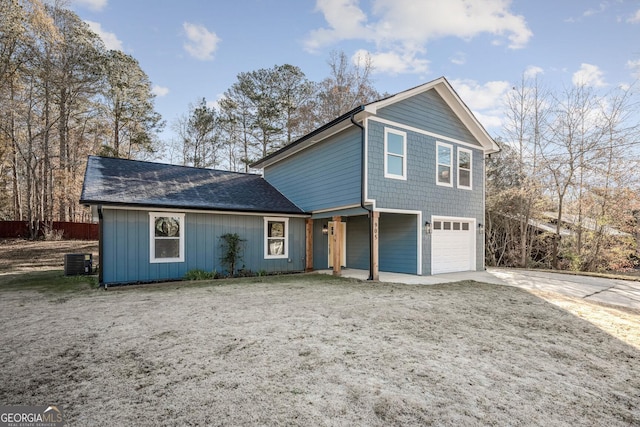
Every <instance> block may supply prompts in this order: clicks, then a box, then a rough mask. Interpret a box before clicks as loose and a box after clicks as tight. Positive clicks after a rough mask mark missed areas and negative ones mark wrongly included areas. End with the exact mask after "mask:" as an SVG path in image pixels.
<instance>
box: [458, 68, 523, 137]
mask: <svg viewBox="0 0 640 427" xmlns="http://www.w3.org/2000/svg"><path fill="white" fill-rule="evenodd" d="M451 85H452V86H453V88H454V89H455V91H456V92H457V93H458V95H460V98H462V99H463V100H464V102H465V103H466V104H467V106H468V107H469V108H470V109H471V111H473V114H474V115H475V116H476V118H477V119H478V120H479V121H480V123H482V125H483V126H484V127H486V128H499V127H500V126H502V122H503V115H504V112H503V106H504V98H505V96H506V94H507V92H508V91H509V89H510V88H511V86H512V85H511V84H510V83H509V82H507V81H500V80H497V81H491V82H487V83H485V84H480V83H478V82H476V81H475V80H452V81H451Z"/></svg>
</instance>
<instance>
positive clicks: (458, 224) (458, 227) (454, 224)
mask: <svg viewBox="0 0 640 427" xmlns="http://www.w3.org/2000/svg"><path fill="white" fill-rule="evenodd" d="M453 229H454V230H455V231H460V223H459V222H454V223H453Z"/></svg>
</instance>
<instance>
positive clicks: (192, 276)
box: [184, 268, 220, 280]
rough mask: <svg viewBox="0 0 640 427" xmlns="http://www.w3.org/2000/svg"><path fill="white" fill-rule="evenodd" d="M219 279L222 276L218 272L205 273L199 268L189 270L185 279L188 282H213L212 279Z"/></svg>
mask: <svg viewBox="0 0 640 427" xmlns="http://www.w3.org/2000/svg"><path fill="white" fill-rule="evenodd" d="M218 277H220V275H219V274H218V272H217V271H216V270H213V271H204V270H201V269H199V268H196V269H193V270H189V271H187V273H186V274H185V275H184V278H185V279H186V280H211V279H217V278H218Z"/></svg>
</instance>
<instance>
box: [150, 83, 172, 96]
mask: <svg viewBox="0 0 640 427" xmlns="http://www.w3.org/2000/svg"><path fill="white" fill-rule="evenodd" d="M151 93H153V94H154V95H155V96H158V97H162V96H166V95H168V94H169V88H168V87H164V86H158V85H153V87H152V88H151Z"/></svg>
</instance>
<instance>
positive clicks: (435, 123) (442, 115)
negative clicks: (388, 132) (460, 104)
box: [377, 90, 480, 147]
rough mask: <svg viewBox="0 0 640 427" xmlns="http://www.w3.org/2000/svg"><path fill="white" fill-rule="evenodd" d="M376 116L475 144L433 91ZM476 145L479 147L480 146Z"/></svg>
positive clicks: (409, 99)
mask: <svg viewBox="0 0 640 427" xmlns="http://www.w3.org/2000/svg"><path fill="white" fill-rule="evenodd" d="M377 115H378V117H380V118H382V119H387V120H391V121H394V122H398V123H403V124H405V125H407V126H411V127H414V128H417V129H421V130H424V131H428V132H433V133H437V134H438V135H444V136H448V137H449V138H454V139H458V140H460V141H465V142H468V143H472V144H477V143H476V140H475V138H474V137H473V135H471V132H469V130H468V129H467V127H466V126H465V125H464V124H463V123H462V122H461V121H460V119H458V117H457V116H456V115H455V114H454V113H453V111H452V110H451V108H449V106H448V105H447V103H446V102H445V101H444V99H442V97H441V96H440V95H438V92H436V91H435V90H429V91H427V92H423V93H420V94H418V95H416V96H412V97H411V98H408V99H405V100H404V101H402V102H398V103H396V104H391V105H389V106H387V107H384V108H381V109H380V110H379V111H378V114H377ZM477 145H478V147H480V144H477Z"/></svg>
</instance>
